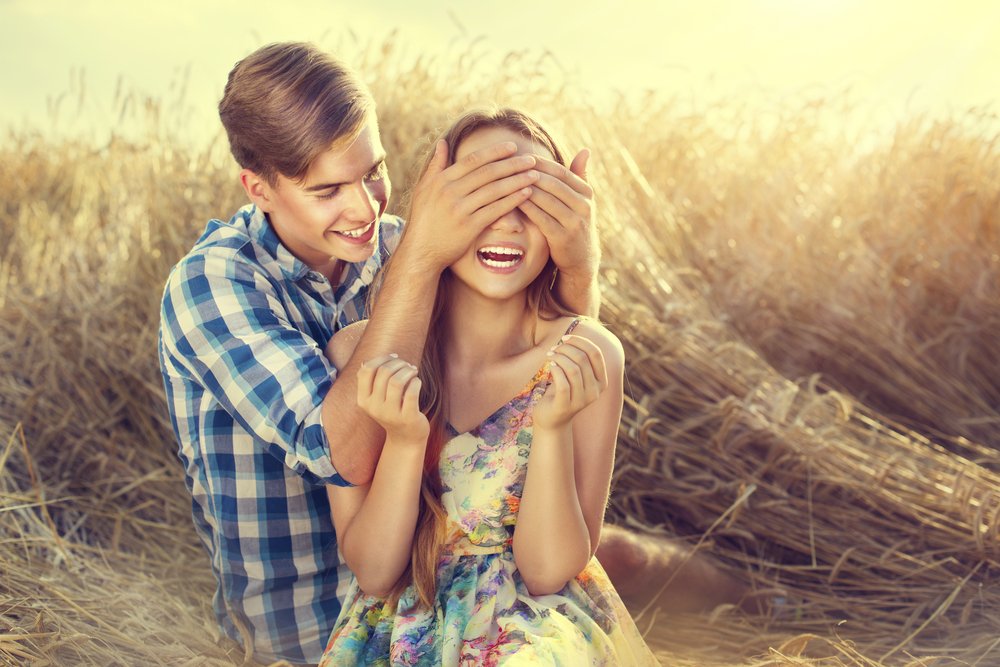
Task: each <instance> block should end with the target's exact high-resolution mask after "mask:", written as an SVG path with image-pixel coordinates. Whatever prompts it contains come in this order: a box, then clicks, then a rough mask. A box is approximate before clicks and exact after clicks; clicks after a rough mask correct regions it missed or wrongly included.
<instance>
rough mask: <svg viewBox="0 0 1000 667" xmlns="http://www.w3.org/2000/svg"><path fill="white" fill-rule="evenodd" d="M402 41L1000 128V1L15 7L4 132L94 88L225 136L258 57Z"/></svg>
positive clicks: (99, 112) (96, 115) (104, 107)
mask: <svg viewBox="0 0 1000 667" xmlns="http://www.w3.org/2000/svg"><path fill="white" fill-rule="evenodd" d="M393 29H396V30H398V39H399V41H400V43H401V45H402V47H403V49H404V52H405V53H406V54H408V55H412V56H413V57H416V56H417V55H418V54H420V53H447V52H449V51H448V49H449V48H450V49H451V51H450V53H455V52H456V49H458V52H460V51H461V48H462V47H463V46H464V45H468V44H469V43H470V42H471V40H473V39H474V38H479V41H478V42H477V45H476V49H478V50H479V51H483V52H488V53H493V54H498V55H503V54H505V53H507V52H510V51H518V50H525V49H527V50H529V51H531V52H538V53H541V52H542V50H547V51H549V52H551V53H552V54H553V55H554V56H555V58H556V60H557V62H559V63H560V64H561V65H562V66H563V67H565V68H566V70H567V72H568V76H569V77H570V79H571V80H572V81H573V82H574V83H575V84H576V85H579V86H581V87H585V88H586V89H587V90H588V92H591V93H592V94H593V95H594V96H595V97H600V96H602V95H607V94H609V93H610V92H611V91H614V90H618V91H623V92H626V93H627V94H632V93H635V92H638V91H642V90H645V89H655V90H662V91H664V92H666V93H668V94H672V95H676V96H678V97H680V98H683V99H690V100H694V101H696V102H707V101H709V100H710V99H712V98H716V97H719V96H729V97H732V96H761V95H763V96H765V97H770V98H771V99H774V98H777V99H780V98H782V97H784V96H795V95H797V94H801V93H803V92H811V93H816V94H820V95H822V94H829V95H836V94H838V93H839V92H840V91H842V90H844V89H845V88H847V87H849V88H850V89H851V91H852V95H853V96H854V97H855V99H856V100H858V101H859V102H860V103H861V104H862V105H869V106H870V107H871V108H872V109H874V110H877V111H878V112H879V113H882V114H886V113H888V114H896V115H905V114H907V113H913V112H922V111H930V112H931V113H948V112H951V111H961V110H963V109H966V108H968V107H971V106H981V105H991V108H992V109H993V111H1000V109H998V106H1000V105H998V104H997V102H998V97H1000V2H994V1H993V0H950V2H947V3H945V2H943V1H939V2H923V1H921V0H701V1H697V0H691V1H689V2H685V1H682V0H660V1H655V0H632V1H630V0H620V1H619V2H585V1H583V0H575V1H560V2H543V1H541V0H508V1H507V2H504V3H490V5H489V6H488V7H487V4H486V3H475V4H473V3H468V2H455V1H447V0H437V1H430V2H413V1H411V2H407V1H406V0H372V1H370V2H364V3H360V2H355V3H350V2H344V1H342V0H300V1H298V2H295V1H289V2H283V3H279V2H274V1H273V0H171V1H170V2H160V3H146V2H137V1H127V0H106V1H104V2H101V1H98V0H75V1H71V0H0V71H2V72H3V74H2V77H0V99H2V100H3V103H2V104H0V127H3V126H7V125H18V124H21V123H24V122H29V123H35V124H38V125H40V126H42V127H47V126H48V124H49V116H48V115H47V111H46V110H47V108H48V107H47V104H48V102H49V101H50V100H54V99H56V98H58V97H59V96H60V94H63V93H67V92H68V91H71V90H72V91H77V90H79V89H80V88H81V86H80V85H79V80H80V77H82V79H83V86H82V88H83V89H84V90H85V93H86V97H85V99H84V101H83V107H82V108H83V109H84V112H85V114H86V115H87V116H88V118H89V121H88V122H89V123H91V124H102V123H106V124H107V126H108V127H110V126H113V125H114V123H115V120H116V119H114V118H112V117H111V115H112V114H111V109H112V108H113V104H112V99H113V96H114V90H115V86H116V84H117V82H118V81H119V79H120V80H121V81H122V82H123V84H124V85H125V87H126V89H129V90H138V91H141V92H143V93H146V94H151V95H154V96H156V97H159V98H161V99H164V100H165V101H170V100H173V99H174V98H175V96H176V94H177V82H178V81H180V80H182V79H184V80H186V81H187V96H186V99H185V102H184V103H185V104H186V105H190V107H191V108H192V109H195V110H196V114H195V115H194V116H193V118H194V122H196V123H204V124H205V126H206V127H211V128H215V127H217V123H218V121H217V119H216V117H215V109H214V107H215V103H216V101H217V100H218V97H219V95H220V94H221V90H222V87H223V85H224V83H225V78H226V74H227V73H228V71H229V69H230V68H231V67H232V65H233V63H235V61H237V60H238V59H239V58H241V57H242V56H244V55H246V53H248V52H249V51H251V50H253V49H254V48H255V47H257V46H260V45H262V44H265V43H268V42H272V41H281V40H289V39H295V40H310V41H315V42H318V43H320V44H321V45H323V46H333V45H335V44H336V43H337V42H338V40H341V39H344V38H345V37H346V36H347V35H348V34H349V33H351V34H353V35H355V36H357V37H358V38H359V39H360V40H361V41H363V42H367V41H369V40H371V41H373V42H375V43H380V42H382V41H384V40H385V39H386V38H387V36H388V35H389V33H390V31H391V30H393ZM64 97H65V96H64ZM484 101H485V100H484ZM78 103H79V99H78V98H74V99H73V100H72V101H67V99H64V100H63V103H62V106H61V109H62V112H61V117H60V125H62V126H64V127H70V126H71V125H72V124H73V123H74V122H76V121H74V120H73V118H72V116H74V115H75V114H74V113H72V110H75V109H76V108H78V106H79V105H78ZM68 110H69V111H68ZM25 119H27V121H26V120H25ZM95 119H98V120H95Z"/></svg>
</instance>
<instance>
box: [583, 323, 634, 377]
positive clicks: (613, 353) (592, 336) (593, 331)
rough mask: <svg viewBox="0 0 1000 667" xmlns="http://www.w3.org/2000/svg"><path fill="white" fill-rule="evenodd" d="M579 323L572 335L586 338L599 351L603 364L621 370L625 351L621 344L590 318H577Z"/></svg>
mask: <svg viewBox="0 0 1000 667" xmlns="http://www.w3.org/2000/svg"><path fill="white" fill-rule="evenodd" d="M579 320H580V321H579V323H578V324H577V325H576V328H575V329H573V335H575V336H581V337H583V338H586V339H587V340H589V341H590V342H592V343H594V344H595V345H597V347H599V348H600V349H601V353H602V354H603V355H604V363H605V364H607V365H608V367H609V368H610V367H611V366H612V365H614V366H616V367H618V368H621V367H623V366H624V365H625V349H624V347H622V342H621V341H620V340H619V339H618V336H616V335H615V334H614V333H612V332H611V330H610V329H608V328H607V327H606V326H604V325H603V324H601V323H600V322H599V321H597V320H595V319H593V318H591V317H581V318H579Z"/></svg>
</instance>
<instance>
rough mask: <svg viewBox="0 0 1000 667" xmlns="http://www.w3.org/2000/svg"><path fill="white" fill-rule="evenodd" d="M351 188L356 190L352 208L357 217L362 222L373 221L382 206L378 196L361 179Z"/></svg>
mask: <svg viewBox="0 0 1000 667" xmlns="http://www.w3.org/2000/svg"><path fill="white" fill-rule="evenodd" d="M351 189H352V190H353V192H354V195H353V198H352V201H351V208H352V212H353V213H354V215H355V217H356V218H357V219H358V220H359V221H361V222H371V221H372V220H374V219H375V216H376V215H378V211H379V208H381V206H380V205H379V201H378V198H377V197H375V194H374V193H373V192H372V191H371V189H370V188H369V186H368V184H367V183H365V182H364V181H361V182H360V183H358V184H357V185H356V186H354V187H352V188H351Z"/></svg>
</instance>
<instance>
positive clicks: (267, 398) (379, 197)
mask: <svg viewBox="0 0 1000 667" xmlns="http://www.w3.org/2000/svg"><path fill="white" fill-rule="evenodd" d="M219 112H220V116H221V118H222V122H223V125H224V126H225V128H226V131H227V134H228V136H229V141H230V146H231V149H232V152H233V155H234V157H235V158H236V161H237V162H238V163H239V164H240V166H241V167H242V169H241V171H240V179H241V182H242V184H243V187H244V189H245V190H246V192H247V195H248V197H249V198H250V200H251V202H252V204H251V205H249V206H246V207H244V208H242V209H240V210H239V211H238V212H237V213H236V215H234V216H233V217H232V219H231V220H229V222H221V221H218V220H213V221H211V222H209V224H208V227H207V228H206V230H205V232H204V234H203V235H202V237H201V238H200V239H199V240H198V242H197V243H196V244H195V246H194V248H193V249H192V250H191V251H190V252H189V253H188V254H187V255H186V256H185V257H184V258H183V259H181V261H180V262H179V263H178V264H177V266H176V267H175V268H174V270H173V271H172V272H171V274H170V277H169V278H168V280H167V284H166V288H165V291H164V295H163V303H162V311H161V318H162V321H161V328H160V338H159V354H160V363H161V368H162V371H163V376H164V381H165V386H166V391H167V399H168V403H169V408H170V414H171V418H172V422H173V426H174V429H175V432H176V435H177V438H178V440H179V443H180V458H181V460H182V462H183V465H184V467H185V474H186V481H187V486H188V489H189V491H190V492H191V494H192V498H193V503H192V510H193V514H194V520H195V525H196V528H197V531H198V534H199V536H200V538H201V540H202V542H203V543H204V545H205V547H206V549H207V550H208V552H209V555H210V557H211V562H212V568H213V570H214V572H215V575H216V578H217V581H218V588H217V591H216V595H215V598H214V607H215V611H216V614H217V616H218V618H219V621H220V623H221V625H222V627H223V629H224V630H225V631H226V633H227V634H228V635H229V636H230V637H232V638H233V639H235V640H237V641H239V642H241V643H242V644H243V645H244V646H246V647H248V650H250V651H252V652H253V655H254V656H255V658H256V659H258V660H263V661H269V660H278V659H284V660H287V661H288V662H290V663H293V664H308V663H313V662H316V661H318V659H319V657H320V655H321V653H322V651H323V648H324V644H325V642H326V640H327V638H328V635H329V633H330V630H331V628H332V627H333V625H334V621H335V620H336V618H337V614H338V612H339V609H340V594H341V592H342V586H343V585H344V584H345V582H346V581H347V580H348V577H349V573H348V572H347V571H346V570H345V568H344V566H343V565H342V564H341V562H340V560H339V557H338V553H337V545H336V536H335V534H334V531H333V524H332V522H331V519H330V508H329V503H328V501H327V494H326V490H325V486H326V485H327V484H341V485H343V484H363V483H367V482H368V481H369V480H370V479H371V476H372V473H373V470H374V467H375V463H376V461H377V459H378V456H379V452H380V448H381V438H382V434H381V431H380V429H379V428H378V426H377V425H376V424H375V423H374V422H372V421H371V420H370V419H369V418H367V417H366V416H365V415H364V414H363V413H362V412H361V411H360V410H358V409H357V406H356V399H355V396H356V379H355V378H356V374H357V370H358V366H359V362H358V361H355V360H361V359H373V358H383V359H384V358H386V357H387V356H389V355H397V356H398V363H404V362H405V361H410V362H414V363H416V362H418V361H419V359H420V353H421V350H422V347H423V343H424V339H425V336H426V331H427V325H428V319H429V316H430V313H431V306H432V305H433V302H434V293H435V288H436V285H437V283H438V277H439V275H440V273H441V271H442V270H443V269H444V267H446V266H448V265H449V264H451V263H452V262H453V261H454V260H455V259H456V258H457V257H458V256H459V255H460V254H461V253H463V252H464V251H465V250H466V248H468V246H469V244H470V243H471V242H472V240H473V239H474V238H475V237H476V236H477V235H478V234H479V233H480V232H481V231H482V230H483V229H484V228H485V227H486V226H487V225H488V224H490V223H491V222H493V221H495V220H497V219H498V218H499V217H501V216H502V215H504V214H505V213H507V212H509V211H511V210H513V209H514V208H516V207H520V208H521V210H522V211H524V213H525V214H526V215H527V216H528V217H529V218H530V219H531V220H532V221H534V222H535V223H536V224H537V225H538V226H539V227H540V228H541V230H542V231H543V232H544V233H545V235H546V237H547V239H548V241H549V244H550V246H551V252H552V257H553V259H554V261H555V262H556V264H557V265H558V266H559V268H560V272H561V273H560V278H559V280H558V284H557V287H556V289H558V290H560V292H561V294H562V295H563V296H564V297H565V299H566V301H567V302H568V303H571V304H573V306H574V307H575V308H577V309H579V310H580V311H581V312H593V311H594V310H596V302H597V294H596V278H595V277H596V269H597V263H598V250H597V243H596V240H595V233H594V230H593V225H592V222H591V196H592V194H591V190H590V188H589V187H588V186H587V184H586V182H585V181H584V179H583V178H582V175H583V173H584V168H585V166H586V161H587V153H586V152H581V153H580V155H578V156H577V158H576V159H575V160H574V161H573V164H572V167H571V170H567V169H565V168H564V167H562V166H561V165H558V164H555V163H553V162H549V161H546V160H542V159H540V158H533V157H530V156H516V155H514V153H515V150H516V147H515V146H514V145H513V144H509V145H508V144H499V145H496V146H491V147H489V148H486V149H484V150H481V151H479V152H477V153H475V154H473V155H471V156H469V157H468V158H466V159H463V160H462V161H460V162H459V163H457V164H454V165H452V166H448V167H447V168H445V163H446V156H445V155H444V154H443V152H442V151H441V148H442V147H439V150H438V153H437V154H436V156H435V158H434V163H433V166H432V168H431V169H430V171H429V173H428V174H427V176H426V177H425V178H424V179H423V180H422V181H421V182H420V183H419V184H418V185H417V186H416V189H415V192H414V199H413V206H412V214H411V219H410V220H409V222H408V227H409V230H408V232H407V235H406V239H405V241H404V242H402V243H401V244H400V243H399V235H400V232H401V229H402V221H401V220H400V219H398V218H396V217H393V216H390V215H386V214H385V209H386V204H387V202H388V199H389V195H390V184H389V180H388V176H387V173H386V169H385V151H384V149H383V148H382V144H381V141H380V137H379V129H378V123H377V120H376V117H375V104H374V102H373V101H372V99H371V96H370V94H369V92H368V91H367V89H366V88H365V86H364V85H363V84H362V83H361V82H360V81H359V79H358V78H357V77H356V75H355V74H354V73H352V72H351V71H350V70H348V69H347V68H345V67H344V66H343V65H342V64H341V63H339V62H337V61H336V60H334V59H333V58H332V57H331V56H329V55H328V54H326V53H323V52H322V51H319V50H318V49H316V48H315V47H312V46H310V45H307V44H274V45H270V46H266V47H264V48H262V49H259V50H258V51H256V52H254V53H253V54H251V55H250V56H248V57H247V58H245V59H244V60H242V61H241V62H239V63H237V65H236V66H235V68H234V69H233V70H232V72H231V73H230V75H229V81H228V83H227V85H226V89H225V94H224V96H223V98H222V101H221V102H220V104H219ZM397 245H398V247H396V246H397ZM389 252H393V253H394V254H395V259H394V262H393V268H392V270H390V271H389V272H388V273H387V275H386V277H385V280H384V282H383V284H382V286H381V291H380V295H379V299H378V303H377V305H376V306H375V307H374V308H373V309H372V311H371V312H370V313H366V312H365V300H366V297H367V295H368V288H369V285H370V284H371V281H372V278H373V277H374V275H375V273H376V272H377V270H378V269H379V267H380V266H381V264H382V262H383V260H384V259H385V257H386V256H387V254H388V253H389ZM366 315H367V316H368V317H369V318H370V323H369V325H368V328H367V330H366V332H365V334H364V337H363V338H362V340H361V342H360V343H359V345H358V350H357V353H356V354H355V355H354V356H353V359H352V361H351V362H350V363H348V364H347V365H346V366H345V367H344V368H342V369H339V372H338V370H336V369H334V368H332V367H331V366H330V365H329V363H328V362H327V361H326V359H325V357H324V355H323V350H324V348H325V346H326V344H327V341H328V340H329V339H330V337H331V336H332V334H333V332H334V331H335V330H336V329H338V328H340V327H343V326H345V325H346V324H348V323H350V322H352V321H354V320H356V319H359V318H361V317H363V316H366Z"/></svg>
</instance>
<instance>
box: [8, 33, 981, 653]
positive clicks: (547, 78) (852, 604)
mask: <svg viewBox="0 0 1000 667" xmlns="http://www.w3.org/2000/svg"><path fill="white" fill-rule="evenodd" d="M349 55H352V56H353V58H352V60H353V61H354V62H355V63H356V64H357V65H358V67H359V69H360V70H361V71H362V72H363V73H364V74H365V78H366V79H367V80H368V82H369V84H370V86H371V88H372V90H373V92H374V95H375V98H376V100H377V101H378V105H379V116H380V120H381V130H382V139H383V143H384V145H385V148H386V150H387V151H388V154H389V156H390V172H391V177H392V180H393V183H394V184H395V185H396V189H397V192H401V191H403V190H405V188H406V185H407V184H408V183H409V182H410V180H411V178H412V170H413V165H414V162H415V161H416V159H417V156H418V155H419V154H420V153H421V152H422V151H423V150H424V148H425V147H426V145H427V142H428V140H429V138H430V137H431V136H432V135H433V131H434V130H435V129H437V128H440V127H441V126H443V125H444V124H445V123H446V122H447V120H448V119H449V118H450V117H452V116H453V115H455V114H456V113H458V112H459V111H461V110H463V109H465V108H466V107H468V106H471V105H474V104H481V103H483V102H485V101H496V102H499V103H504V104H510V105H513V106H517V107H521V108H524V109H526V110H529V111H530V112H532V113H534V114H536V115H537V116H539V117H540V118H542V119H543V121H544V122H546V123H547V124H548V125H550V126H552V127H553V128H554V129H555V130H556V132H557V134H559V135H561V136H562V137H563V138H564V139H565V140H566V143H567V144H568V145H570V146H573V147H577V146H588V147H590V148H591V149H592V151H593V153H594V155H595V159H594V160H593V164H592V168H591V170H590V180H591V182H592V184H593V185H594V187H595V189H596V191H597V193H598V194H597V197H598V207H599V213H598V223H599V225H600V230H601V237H602V243H603V249H604V258H603V269H602V276H601V278H602V288H603V306H602V319H604V320H605V321H606V322H607V324H608V326H609V327H610V328H611V329H612V330H614V331H615V332H616V333H617V334H618V335H619V337H620V338H621V339H622V340H623V342H624V344H625V347H626V353H627V357H628V366H627V385H626V391H627V394H628V396H627V400H626V406H625V414H624V418H623V422H622V426H621V431H620V436H621V437H620V441H619V454H618V461H617V464H616V470H615V476H614V487H613V493H612V502H611V507H610V508H609V515H608V516H609V520H610V521H613V522H615V523H621V524H625V525H627V526H630V527H633V528H636V529H641V530H646V531H650V532H652V533H655V534H657V535H666V536H670V537H672V538H676V539H679V540H681V541H683V542H685V543H687V544H689V545H690V546H691V548H692V549H693V550H695V551H704V552H705V553H709V554H711V555H712V557H714V558H715V559H716V560H717V562H718V563H720V566H721V567H722V568H723V569H725V570H726V571H727V572H729V573H731V574H733V575H734V576H735V577H737V578H738V579H740V580H741V581H744V582H746V583H747V584H748V585H750V586H752V587H754V588H755V589H759V590H763V591H766V590H780V591H782V596H783V597H784V599H785V604H783V605H780V606H777V607H775V608H774V609H772V610H770V611H769V613H767V614H764V615H761V616H748V615H745V614H743V613H742V612H740V611H739V610H736V609H731V608H719V609H716V610H715V612H713V613H711V614H700V615H695V614H692V615H675V616H668V615H666V614H663V613H660V612H659V611H658V610H657V609H656V608H655V607H653V608H647V609H634V610H633V612H634V614H635V615H636V617H637V621H638V623H639V625H640V627H642V628H643V629H644V631H645V632H646V633H647V637H648V639H649V641H650V642H651V644H652V645H653V646H654V648H655V649H656V650H657V652H658V655H659V656H660V657H661V659H662V662H663V664H664V665H691V666H697V665H720V666H721V665H724V666H733V667H735V666H737V665H746V666H763V665H822V666H840V665H858V666H865V667H868V666H876V665H910V666H916V665H978V666H981V667H989V666H995V665H1000V585H998V583H997V575H998V573H1000V351H998V350H1000V145H998V137H1000V118H998V116H997V114H996V113H995V112H993V111H991V110H989V109H974V110H969V111H968V112H966V113H962V114H955V115H952V116H949V117H944V118H933V117H912V118H903V119H900V120H899V121H898V123H896V125H895V126H893V127H891V128H881V129H877V128H870V127H869V128H864V127H863V128H861V129H860V130H858V129H855V130H849V129H848V127H850V125H849V124H848V123H846V122H843V119H844V118H845V117H846V115H847V114H849V113H851V112H852V109H851V103H850V101H849V100H846V99H844V98H841V97H839V96H836V95H831V96H830V97H828V98H817V97H811V98H807V97H804V96H803V97H802V98H801V99H790V98H788V99H784V100H782V101H781V102H780V103H775V104H774V105H772V106H768V107H766V108H764V107H759V106H758V107H754V106H749V105H747V104H745V103H743V102H741V100H739V99H732V100H728V101H725V100H724V101H720V102H717V103H713V104H711V105H706V107H705V108H704V109H700V110H697V111H692V109H691V108H690V107H689V106H687V105H681V104H679V103H677V102H676V101H675V100H673V99H672V98H670V97H669V96H667V95H663V96H656V95H652V94H651V95H650V96H649V98H648V99H646V100H644V101H643V102H642V103H635V102H631V103H630V102H626V101H624V100H622V101H621V102H620V103H618V104H611V105H606V104H604V105H597V104H594V103H591V102H589V101H588V98H587V96H586V95H584V94H582V93H581V92H580V91H575V90H573V89H571V88H570V87H569V86H568V85H562V84H560V82H559V79H558V76H555V75H553V73H552V72H551V71H549V70H548V69H547V68H546V65H545V63H544V62H543V61H541V60H538V59H532V58H528V57H526V56H524V55H523V54H517V53H513V54H510V56H509V57H508V58H507V59H506V60H505V61H504V66H503V68H502V71H501V72H499V73H497V72H494V73H493V74H491V75H488V76H487V75H484V76H481V77H466V76H463V73H464V72H466V71H468V68H469V67H470V66H472V65H473V64H474V63H469V62H463V60H462V59H461V58H459V59H456V60H455V61H454V62H452V63H446V62H441V61H431V60H419V61H417V62H416V63H414V62H412V61H405V59H403V58H402V57H401V56H400V55H399V54H398V53H396V52H395V51H394V50H393V48H392V46H391V45H390V44H388V43H387V44H385V45H381V44H375V45H372V46H369V47H366V48H360V47H359V48H358V51H357V53H356V54H349ZM470 57H471V56H470ZM220 87H221V82H220ZM114 105H115V108H116V109H118V110H119V111H120V117H119V121H120V122H121V124H122V125H123V126H124V125H128V126H129V127H130V128H131V131H130V132H129V133H125V132H124V131H123V132H112V133H111V134H110V135H109V136H108V137H102V138H101V139H99V140H98V139H86V138H84V139H72V138H67V137H60V136H58V134H57V133H54V132H51V131H49V130H48V129H47V128H45V127H42V126H37V127H35V128H34V129H32V128H26V129H20V130H18V131H16V132H15V131H9V132H7V133H6V134H5V136H4V137H3V138H2V139H0V158H2V159H0V202H2V203H0V206H2V209H0V233H2V235H3V238H4V243H3V244H2V245H0V313H2V316H0V370H2V372H0V663H2V664H10V665H22V664H31V665H101V666H106V665H140V664H141V665H186V666H195V665H206V666H208V665H211V666H220V667H221V666H227V665H241V664H248V665H249V664H253V663H251V662H250V661H248V660H246V658H245V656H244V654H243V652H242V650H240V649H239V648H238V647H236V646H235V645H233V644H231V643H230V642H228V641H227V640H224V639H222V638H220V637H219V633H218V631H217V630H216V629H215V625H214V620H213V619H212V617H211V610H210V597H211V592H212V590H213V589H214V584H213V580H212V577H211V573H210V570H209V567H208V562H207V559H206V558H205V554H204V551H203V549H202V547H201V546H200V544H199V543H198V541H197V538H196V536H195V533H194V531H193V528H192V525H191V519H190V500H189V497H188V495H187V493H186V491H185V489H184V486H183V477H182V471H181V468H180V466H179V465H178V461H177V459H176V454H175V451H176V445H175V443H174V440H173V435H172V433H171V430H170V425H169V421H168V419H167V415H166V411H165V406H164V397H163V388H162V386H161V383H160V376H159V371H158V368H157V361H156V354H155V337H156V328H157V325H158V306H159V297H160V293H161V289H162V285H163V282H164V279H165V277H166V274H167V272H168V270H169V268H170V267H171V266H172V264H173V263H174V262H175V261H176V260H177V259H178V258H179V257H180V256H181V255H182V254H183V253H184V252H186V250H187V249H188V248H189V247H190V245H191V244H192V243H193V241H194V240H195V239H196V237H197V236H198V234H199V233H200V231H201V229H202V228H203V226H204V224H205V221H206V220H207V219H209V218H212V217H228V216H229V215H230V214H231V213H232V212H233V211H234V210H235V209H236V208H237V207H238V206H240V205H241V204H242V203H243V198H242V196H241V194H242V193H241V191H240V190H239V187H238V183H237V180H236V178H235V174H236V168H235V165H234V164H233V162H232V159H231V157H230V156H229V155H228V152H227V150H226V146H225V141H224V137H223V136H222V135H221V134H219V135H218V136H217V137H216V138H215V140H214V141H211V142H206V143H204V144H199V145H188V144H185V143H182V142H179V141H177V140H176V136H175V132H176V129H177V127H179V126H180V125H182V124H183V119H178V118H177V117H175V116H172V115H171V114H172V110H171V108H170V107H169V105H165V104H164V103H163V102H162V101H160V100H157V99H151V98H144V97H141V96H138V95H128V94H123V95H121V96H120V97H118V98H116V100H115V102H114ZM396 201H397V203H398V201H399V198H398V197H397V198H396Z"/></svg>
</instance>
